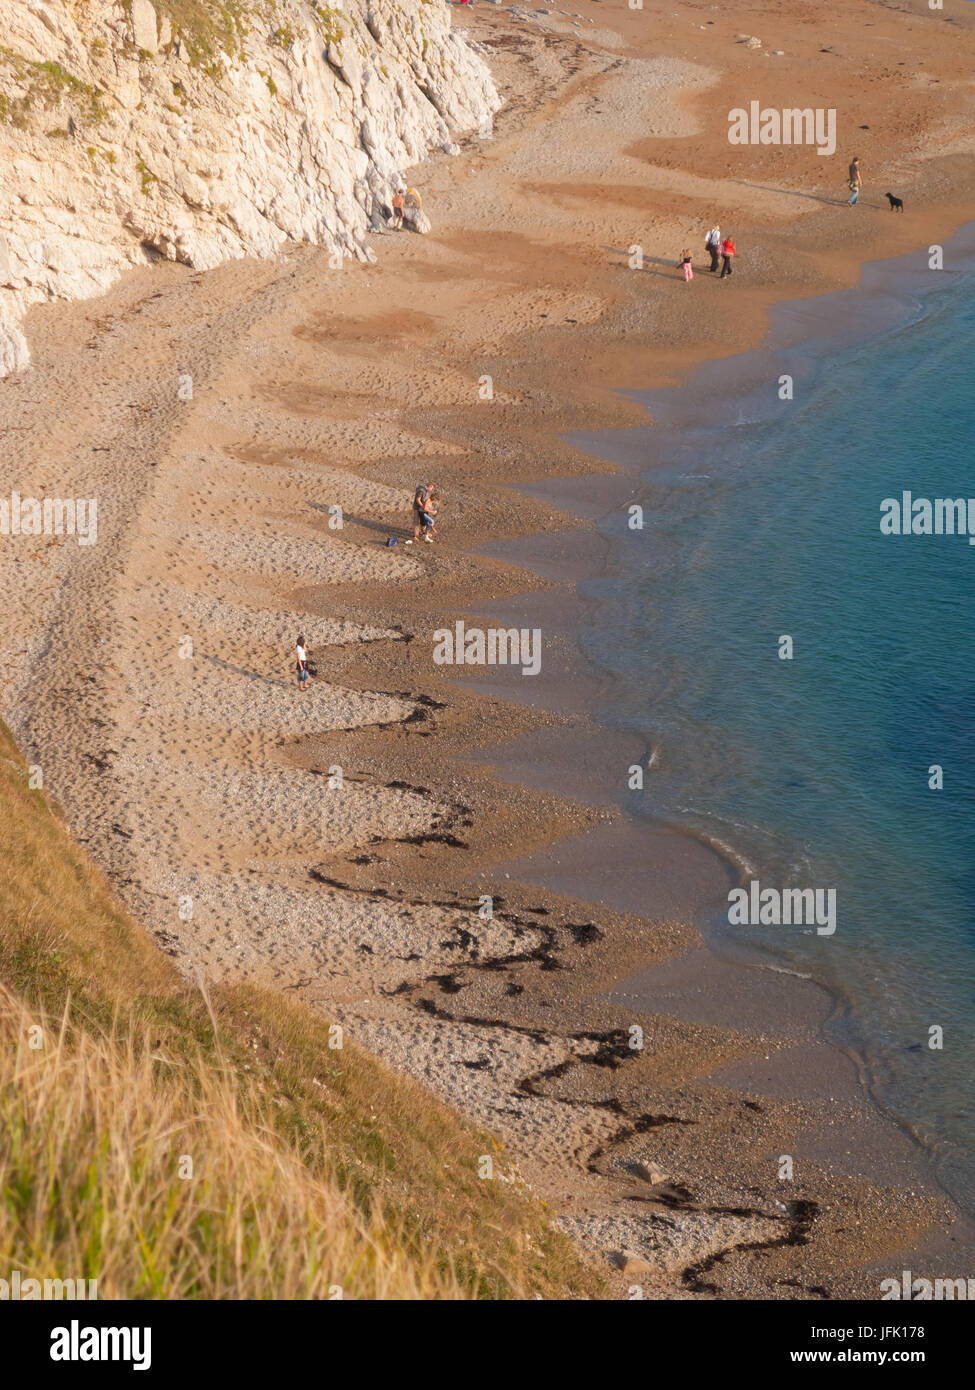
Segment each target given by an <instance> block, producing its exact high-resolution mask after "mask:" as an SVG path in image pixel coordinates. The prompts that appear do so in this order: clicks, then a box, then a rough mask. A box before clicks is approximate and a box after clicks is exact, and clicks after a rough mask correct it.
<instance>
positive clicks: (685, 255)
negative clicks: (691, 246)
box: [677, 246, 694, 285]
mask: <svg viewBox="0 0 975 1390" xmlns="http://www.w3.org/2000/svg"><path fill="white" fill-rule="evenodd" d="M677 264H678V266H680V267H682V268H683V271H684V284H685V285H686V284H687V283H688V281H690V280H693V279H694V266H693V265H692V263H691V253H690V251H688V249H687V247H686V246H685V248H684V250H683V251H682V252H681V253H680V260H679V261H678V262H677Z"/></svg>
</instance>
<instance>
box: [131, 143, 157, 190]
mask: <svg viewBox="0 0 975 1390" xmlns="http://www.w3.org/2000/svg"><path fill="white" fill-rule="evenodd" d="M135 167H136V169H138V171H139V174H140V176H141V178H142V194H143V197H145V196H146V195H147V194H148V192H149V189H150V188H151V187H152V185H153V184H154V183H158V182H159V176H158V175H157V174H154V173H153V172H152V170H151V169H150V168H149V166H148V164H147V163H146V161H145V160H144V159H143V158H142V155H141V154H140V155H139V158H138V159H137V160H136V161H135Z"/></svg>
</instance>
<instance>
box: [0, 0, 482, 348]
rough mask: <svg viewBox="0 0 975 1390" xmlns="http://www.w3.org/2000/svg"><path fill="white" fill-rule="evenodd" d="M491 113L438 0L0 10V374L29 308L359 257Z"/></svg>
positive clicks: (259, 0) (229, 1) (232, 0)
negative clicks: (184, 275) (218, 274)
mask: <svg viewBox="0 0 975 1390" xmlns="http://www.w3.org/2000/svg"><path fill="white" fill-rule="evenodd" d="M499 105H500V99H499V97H498V94H497V91H496V90H495V87H494V84H493V83H492V81H491V76H490V73H489V71H488V69H487V67H486V66H485V64H484V63H483V61H482V60H481V59H480V58H479V57H478V56H477V55H476V54H475V53H474V52H473V51H472V50H471V49H470V48H469V47H468V46H467V44H466V43H465V42H464V40H463V39H461V38H459V37H458V36H457V35H456V34H453V33H451V30H450V16H449V11H448V9H447V6H446V4H445V3H444V0H402V2H401V3H400V0H334V3H333V6H332V7H330V8H329V7H326V6H325V5H324V4H318V3H311V0H152V3H150V0H4V3H3V4H2V6H0V160H2V165H3V175H2V179H0V375H3V374H4V373H6V372H10V371H13V370H17V369H19V368H20V367H22V366H24V365H25V364H26V362H27V360H28V351H27V344H26V341H25V339H24V336H23V333H22V331H21V329H20V327H19V323H20V320H21V318H22V316H23V314H24V312H25V310H26V309H27V308H28V307H29V305H31V304H32V303H35V302H38V301H40V300H46V299H51V298H81V297H85V296H89V295H94V294H98V293H100V292H102V291H103V290H104V289H105V288H106V287H107V286H108V285H109V284H110V283H111V282H112V280H114V279H115V278H116V277H117V275H118V274H119V273H120V272H121V271H122V270H123V269H125V268H127V267H129V266H132V265H139V264H145V263H146V262H147V261H151V260H153V259H154V258H156V257H158V256H160V255H162V256H164V257H166V258H167V259H169V260H175V261H181V262H184V263H185V264H187V265H191V266H194V267H195V268H197V269H209V268H211V267H213V266H215V265H217V264H219V263H220V262H221V261H225V260H227V259H229V258H232V257H237V256H244V255H258V256H266V255H271V254H273V253H274V251H276V250H277V248H279V247H280V246H281V244H282V243H283V242H285V241H286V240H288V239H293V240H296V241H310V242H314V243H317V244H321V245H325V246H330V247H334V248H336V249H337V250H339V251H341V253H342V254H343V255H352V256H358V257H359V258H360V259H361V258H363V257H365V256H366V255H367V254H369V253H368V252H367V249H366V246H365V242H364V240H363V237H364V234H365V233H366V231H367V229H368V227H369V225H370V221H371V213H372V211H373V207H374V205H377V204H387V205H388V204H389V202H390V200H391V196H392V193H393V192H394V191H395V189H396V188H397V187H402V182H403V181H402V177H401V175H400V170H401V169H404V168H407V167H408V166H410V165H412V164H415V163H416V162H417V161H418V160H420V159H422V158H423V157H424V155H426V154H427V153H428V151H430V150H431V149H433V148H438V147H440V148H449V147H450V144H451V138H452V134H453V133H454V132H462V131H466V130H471V129H474V128H476V127H478V126H479V125H480V124H481V123H482V122H483V121H484V120H486V118H487V117H488V116H489V115H490V114H491V113H492V112H493V111H495V110H497V108H498V106H499Z"/></svg>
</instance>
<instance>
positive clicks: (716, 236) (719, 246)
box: [677, 223, 738, 284]
mask: <svg viewBox="0 0 975 1390" xmlns="http://www.w3.org/2000/svg"><path fill="white" fill-rule="evenodd" d="M704 249H705V251H706V252H707V253H708V255H709V256H710V257H711V266H710V270H711V273H712V275H713V274H714V272H715V271H716V270H717V268H718V265H719V263H720V265H721V274H720V275H719V276H718V279H719V280H723V279H724V278H725V276H726V275H731V274H732V273H733V266H732V264H731V262H732V261H733V260H734V258H735V256H736V255H737V254H738V248H737V247H736V246H735V243H734V242H733V241H732V239H731V237H730V236H726V237H722V235H721V228H720V227H719V226H718V224H717V223H715V224H714V226H713V227H712V228H711V230H710V231H709V232H708V234H707V236H706V237H705V238H704ZM677 267H678V269H679V270H681V271H683V274H684V283H685V284H688V283H689V282H690V281H691V280H693V279H694V258H693V256H692V255H691V253H690V251H689V250H687V248H686V247H685V248H684V250H683V251H682V252H681V253H680V260H679V261H678V262H677Z"/></svg>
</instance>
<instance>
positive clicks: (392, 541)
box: [386, 536, 399, 549]
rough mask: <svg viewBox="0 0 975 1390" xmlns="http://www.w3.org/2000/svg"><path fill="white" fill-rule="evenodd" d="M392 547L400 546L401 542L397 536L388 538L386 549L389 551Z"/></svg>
mask: <svg viewBox="0 0 975 1390" xmlns="http://www.w3.org/2000/svg"><path fill="white" fill-rule="evenodd" d="M391 545H399V540H398V538H397V537H396V536H387V537H386V547H387V549H388V548H389V547H390V546H391Z"/></svg>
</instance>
